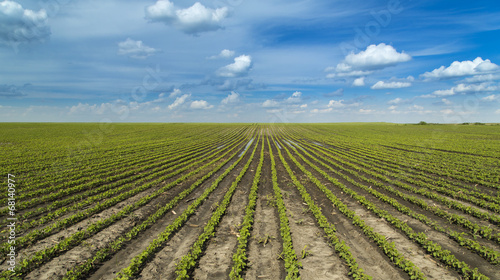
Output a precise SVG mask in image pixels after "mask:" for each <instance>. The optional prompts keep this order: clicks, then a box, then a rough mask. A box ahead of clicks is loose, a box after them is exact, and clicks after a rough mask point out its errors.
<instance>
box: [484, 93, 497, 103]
mask: <svg viewBox="0 0 500 280" xmlns="http://www.w3.org/2000/svg"><path fill="white" fill-rule="evenodd" d="M481 100H482V101H486V102H492V101H496V100H500V95H496V94H492V95H488V96H485V97H483V98H481Z"/></svg>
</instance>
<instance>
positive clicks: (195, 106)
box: [190, 100, 214, 110]
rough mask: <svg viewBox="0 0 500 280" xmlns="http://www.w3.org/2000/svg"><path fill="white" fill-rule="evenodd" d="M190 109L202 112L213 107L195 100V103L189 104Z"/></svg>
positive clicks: (203, 101)
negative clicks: (201, 110)
mask: <svg viewBox="0 0 500 280" xmlns="http://www.w3.org/2000/svg"><path fill="white" fill-rule="evenodd" d="M190 107H191V109H203V110H207V109H211V108H213V107H214V106H213V105H210V104H208V102H207V101H205V100H195V101H193V102H191V106H190Z"/></svg>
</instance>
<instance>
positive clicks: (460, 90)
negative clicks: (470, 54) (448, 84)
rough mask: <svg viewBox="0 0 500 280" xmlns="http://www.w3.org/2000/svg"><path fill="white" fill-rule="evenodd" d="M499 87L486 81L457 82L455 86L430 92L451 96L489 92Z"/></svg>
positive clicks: (435, 94)
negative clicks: (475, 82)
mask: <svg viewBox="0 0 500 280" xmlns="http://www.w3.org/2000/svg"><path fill="white" fill-rule="evenodd" d="M498 89H500V88H499V87H498V86H493V85H490V84H488V83H481V84H470V85H467V84H458V85H457V86H455V87H452V88H450V89H445V90H436V91H434V92H433V93H432V94H433V95H434V96H451V95H456V94H466V93H475V92H491V91H496V90H498Z"/></svg>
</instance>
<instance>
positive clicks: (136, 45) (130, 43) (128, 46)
mask: <svg viewBox="0 0 500 280" xmlns="http://www.w3.org/2000/svg"><path fill="white" fill-rule="evenodd" d="M158 52H159V50H157V49H154V48H151V47H148V46H146V45H144V44H143V43H142V41H135V40H132V39H130V38H127V40H125V41H123V42H119V43H118V54H119V55H126V56H128V57H131V58H138V59H144V58H146V57H148V56H152V55H154V54H156V53H158Z"/></svg>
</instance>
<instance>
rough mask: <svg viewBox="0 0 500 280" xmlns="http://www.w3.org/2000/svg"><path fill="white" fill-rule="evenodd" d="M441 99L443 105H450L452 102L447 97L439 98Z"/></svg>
mask: <svg viewBox="0 0 500 280" xmlns="http://www.w3.org/2000/svg"><path fill="white" fill-rule="evenodd" d="M441 101H443V103H444V104H445V105H451V104H453V102H451V101H450V100H448V99H446V98H443V99H441Z"/></svg>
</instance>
